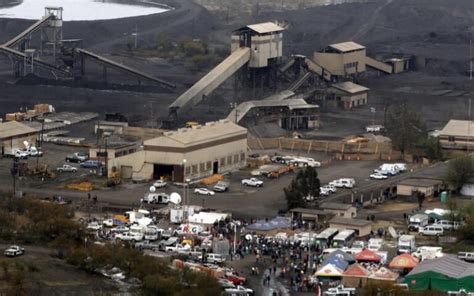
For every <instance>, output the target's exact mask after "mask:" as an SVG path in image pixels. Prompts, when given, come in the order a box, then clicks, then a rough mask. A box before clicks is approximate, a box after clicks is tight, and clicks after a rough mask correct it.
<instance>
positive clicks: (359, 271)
mask: <svg viewBox="0 0 474 296" xmlns="http://www.w3.org/2000/svg"><path fill="white" fill-rule="evenodd" d="M369 275H370V272H369V271H368V270H367V269H365V268H364V267H363V266H362V265H360V264H359V263H355V264H352V265H351V266H349V268H347V269H346V271H344V273H343V274H342V277H343V278H342V284H343V285H344V286H345V287H352V288H362V287H364V286H365V285H366V284H367V278H368V276H369Z"/></svg>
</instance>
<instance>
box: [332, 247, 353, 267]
mask: <svg viewBox="0 0 474 296" xmlns="http://www.w3.org/2000/svg"><path fill="white" fill-rule="evenodd" d="M332 257H337V258H339V259H341V260H344V261H346V262H348V263H349V264H351V263H354V262H355V258H354V256H352V255H351V254H348V253H346V252H344V251H343V250H339V249H338V250H335V251H334V252H332V253H329V254H327V255H326V256H325V258H326V260H328V259H330V258H332Z"/></svg>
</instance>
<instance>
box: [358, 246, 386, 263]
mask: <svg viewBox="0 0 474 296" xmlns="http://www.w3.org/2000/svg"><path fill="white" fill-rule="evenodd" d="M355 260H357V262H360V261H363V262H380V260H381V258H380V256H379V255H377V254H376V253H375V252H372V251H371V250H369V249H364V250H362V252H360V253H358V254H356V255H355Z"/></svg>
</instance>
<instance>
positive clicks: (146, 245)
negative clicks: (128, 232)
mask: <svg viewBox="0 0 474 296" xmlns="http://www.w3.org/2000/svg"><path fill="white" fill-rule="evenodd" d="M133 247H134V248H135V249H139V250H152V251H157V250H158V249H159V248H160V245H159V244H158V243H153V242H150V241H142V242H138V243H136V244H135V245H134V246H133Z"/></svg>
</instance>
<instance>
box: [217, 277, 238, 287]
mask: <svg viewBox="0 0 474 296" xmlns="http://www.w3.org/2000/svg"><path fill="white" fill-rule="evenodd" d="M217 283H218V284H219V286H221V287H222V288H224V289H226V288H235V285H234V283H232V282H231V281H229V280H228V279H217Z"/></svg>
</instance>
